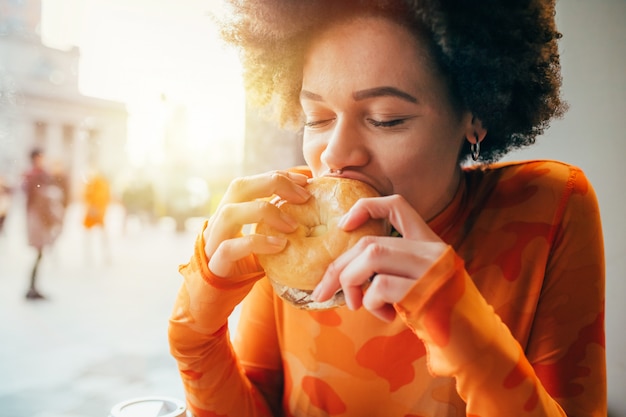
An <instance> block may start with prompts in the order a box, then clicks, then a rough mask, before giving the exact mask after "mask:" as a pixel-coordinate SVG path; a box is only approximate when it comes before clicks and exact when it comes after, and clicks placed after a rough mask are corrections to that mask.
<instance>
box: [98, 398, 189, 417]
mask: <svg viewBox="0 0 626 417" xmlns="http://www.w3.org/2000/svg"><path fill="white" fill-rule="evenodd" d="M186 416H187V405H186V404H185V402H183V401H180V400H177V399H175V398H170V397H159V396H157V397H140V398H134V399H132V400H128V401H123V402H121V403H119V404H116V405H115V406H114V407H113V408H112V409H111V413H110V414H109V417H186Z"/></svg>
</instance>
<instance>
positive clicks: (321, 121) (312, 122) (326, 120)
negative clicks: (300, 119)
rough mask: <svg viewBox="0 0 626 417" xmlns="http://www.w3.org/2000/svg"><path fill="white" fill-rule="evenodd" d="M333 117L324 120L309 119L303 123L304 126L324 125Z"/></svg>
mask: <svg viewBox="0 0 626 417" xmlns="http://www.w3.org/2000/svg"><path fill="white" fill-rule="evenodd" d="M333 120H335V119H324V120H311V121H307V122H305V123H304V127H309V128H316V127H324V126H326V125H327V124H329V123H331V122H332V121H333Z"/></svg>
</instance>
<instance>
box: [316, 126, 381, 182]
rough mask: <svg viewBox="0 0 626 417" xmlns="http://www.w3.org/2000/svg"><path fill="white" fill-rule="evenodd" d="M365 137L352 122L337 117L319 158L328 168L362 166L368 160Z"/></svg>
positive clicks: (343, 168)
mask: <svg viewBox="0 0 626 417" xmlns="http://www.w3.org/2000/svg"><path fill="white" fill-rule="evenodd" d="M369 159H370V158H369V152H368V149H367V145H366V142H365V137H364V136H363V135H362V134H360V133H359V129H358V127H357V126H355V125H354V124H351V123H349V122H348V121H347V120H345V119H341V118H339V119H338V120H337V121H336V123H335V127H334V129H333V131H332V132H331V133H330V135H329V137H328V141H327V143H326V147H325V149H324V150H323V151H322V154H321V160H322V162H323V163H324V165H326V166H327V167H328V168H329V169H331V170H338V169H342V170H345V169H347V168H354V167H362V166H364V165H366V164H367V163H368V162H369Z"/></svg>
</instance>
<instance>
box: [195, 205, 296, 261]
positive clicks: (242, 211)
mask: <svg viewBox="0 0 626 417" xmlns="http://www.w3.org/2000/svg"><path fill="white" fill-rule="evenodd" d="M261 220H262V221H264V222H265V223H267V224H268V225H270V226H271V227H273V228H274V229H276V230H278V231H280V232H283V233H291V232H293V231H294V230H295V229H296V228H297V227H298V222H296V221H295V220H294V219H293V218H292V217H290V216H289V215H287V214H286V213H284V212H282V211H281V210H280V209H279V208H278V207H276V206H275V205H273V204H271V203H269V202H267V201H262V200H256V201H248V202H244V203H237V204H227V205H224V206H222V207H220V208H219V210H218V211H217V212H216V213H215V215H214V216H213V217H212V218H211V220H210V224H209V228H210V230H209V229H207V232H206V234H205V241H206V245H205V250H206V254H207V256H208V257H212V256H213V253H214V252H215V250H216V249H217V247H218V245H219V244H220V243H221V242H222V241H224V240H228V239H232V238H233V237H235V236H238V235H239V234H240V233H241V227H242V225H244V224H252V223H258V222H260V221H261Z"/></svg>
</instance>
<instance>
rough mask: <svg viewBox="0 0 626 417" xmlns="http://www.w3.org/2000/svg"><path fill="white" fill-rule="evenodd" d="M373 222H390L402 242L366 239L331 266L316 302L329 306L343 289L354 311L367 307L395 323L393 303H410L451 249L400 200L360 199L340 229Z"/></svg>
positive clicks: (348, 303) (387, 239)
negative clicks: (418, 282) (412, 294)
mask: <svg viewBox="0 0 626 417" xmlns="http://www.w3.org/2000/svg"><path fill="white" fill-rule="evenodd" d="M369 218H375V219H388V220H389V222H390V223H391V225H392V226H393V227H394V228H395V229H396V230H397V231H398V232H399V233H400V234H401V235H402V237H400V238H398V237H388V236H366V237H364V238H362V239H361V240H360V241H359V242H358V243H357V244H356V245H355V246H353V247H352V248H351V249H349V250H348V251H346V252H345V253H344V254H342V255H341V256H339V257H338V258H337V259H336V260H335V261H334V262H333V263H332V264H330V266H329V267H328V269H327V270H326V273H325V274H324V277H323V278H322V280H321V281H320V283H319V284H318V286H317V287H316V289H315V291H314V292H313V297H314V298H315V299H317V301H324V300H327V299H329V298H330V297H331V296H332V295H333V294H334V293H335V292H337V291H338V290H339V289H342V290H343V292H344V295H345V299H346V305H347V306H348V308H350V309H351V310H356V309H358V308H360V307H361V306H363V307H364V308H366V309H367V310H368V311H370V312H371V313H372V314H374V315H375V316H377V317H379V318H380V319H382V320H385V321H391V320H393V319H394V317H395V314H396V311H395V309H394V307H393V303H397V302H399V301H400V300H402V299H403V298H404V296H405V295H406V294H407V293H408V291H409V290H410V288H411V287H412V286H413V284H414V283H415V280H417V279H419V278H420V277H421V276H422V275H423V274H424V272H425V271H426V270H427V269H428V268H429V267H430V266H431V265H432V264H433V263H434V262H435V261H436V260H437V259H438V258H439V257H440V256H441V254H442V253H443V252H444V251H445V249H446V247H447V245H446V243H444V242H443V241H442V240H441V239H440V238H439V236H437V235H436V234H435V232H433V231H432V229H431V228H430V227H429V226H428V225H427V224H426V222H425V221H424V220H423V219H422V217H421V216H420V215H419V214H418V213H417V212H416V211H415V210H414V209H413V207H411V206H410V205H409V203H408V202H407V201H406V200H405V199H404V198H403V197H401V196H399V195H392V196H387V197H377V198H364V199H361V200H359V201H358V202H357V203H356V204H355V205H354V206H353V207H352V209H350V211H349V212H348V213H347V214H346V215H345V216H344V218H343V219H342V221H341V222H340V224H339V226H340V227H341V228H342V229H344V230H346V231H350V230H354V229H356V228H357V227H359V226H360V225H362V224H363V223H364V222H366V221H367V220H368V219H369ZM372 278H373V279H372ZM370 280H371V281H372V282H371V284H370V285H369V287H368V288H367V290H366V291H363V286H364V284H366V283H367V282H368V281H370Z"/></svg>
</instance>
